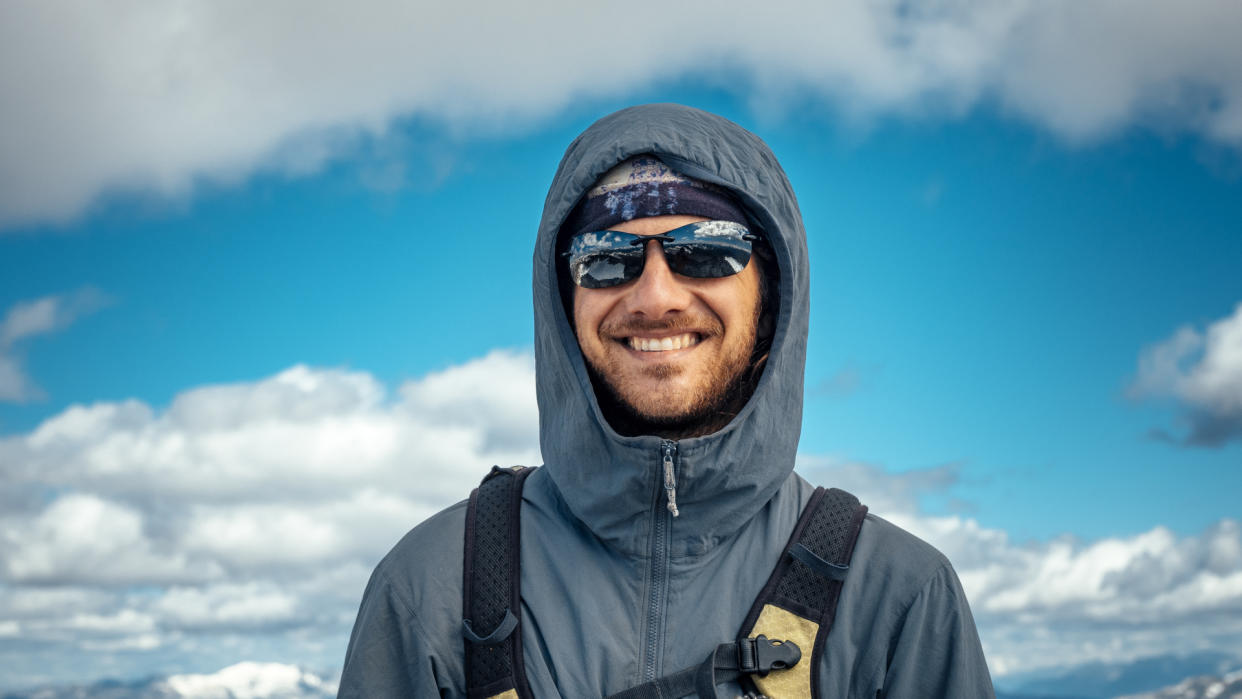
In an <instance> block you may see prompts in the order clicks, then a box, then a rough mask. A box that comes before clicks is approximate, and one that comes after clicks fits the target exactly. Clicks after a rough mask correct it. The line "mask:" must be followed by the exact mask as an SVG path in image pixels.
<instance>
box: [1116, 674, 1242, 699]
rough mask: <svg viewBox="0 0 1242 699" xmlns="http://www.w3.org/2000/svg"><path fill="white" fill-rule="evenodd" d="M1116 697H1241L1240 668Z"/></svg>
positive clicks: (1166, 698) (1194, 698) (1120, 698)
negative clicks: (1142, 692) (1224, 673)
mask: <svg viewBox="0 0 1242 699" xmlns="http://www.w3.org/2000/svg"><path fill="white" fill-rule="evenodd" d="M1117 699H1242V670H1237V671H1235V672H1231V673H1229V674H1227V675H1225V676H1224V677H1213V676H1203V677H1191V678H1188V679H1185V680H1182V681H1181V682H1178V683H1177V684H1176V685H1173V686H1172V687H1166V688H1164V689H1161V690H1159V691H1156V692H1147V693H1144V694H1130V695H1128V696H1124V697H1118V698H1117Z"/></svg>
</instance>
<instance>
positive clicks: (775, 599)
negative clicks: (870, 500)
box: [740, 488, 867, 699]
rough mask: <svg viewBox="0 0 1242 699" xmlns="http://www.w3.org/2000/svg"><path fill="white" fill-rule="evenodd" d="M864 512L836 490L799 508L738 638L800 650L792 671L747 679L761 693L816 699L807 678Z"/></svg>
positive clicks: (824, 492) (829, 622)
mask: <svg viewBox="0 0 1242 699" xmlns="http://www.w3.org/2000/svg"><path fill="white" fill-rule="evenodd" d="M866 514H867V507H866V506H865V505H863V504H861V503H860V502H859V501H858V498H856V497H854V496H853V495H851V494H849V493H847V492H845V491H844V490H839V489H837V488H832V489H830V490H825V489H824V488H816V489H815V493H814V494H813V495H812V496H811V499H810V500H809V501H808V502H807V504H806V507H805V508H804V509H803V511H802V516H801V517H800V518H799V519H798V523H797V525H796V526H795V527H794V531H793V534H792V535H790V537H789V543H788V544H787V545H786V546H785V551H784V552H783V553H782V554H781V558H780V561H779V562H778V563H777V564H776V568H775V569H774V570H773V571H772V575H771V576H770V577H769V578H768V582H767V584H766V585H764V586H763V590H762V591H761V592H760V593H759V596H758V597H756V598H755V603H754V604H753V605H752V606H751V609H750V613H749V614H747V615H746V620H745V621H744V622H743V623H742V633H741V634H740V638H747V637H752V638H753V637H757V636H759V635H761V634H762V635H765V636H767V637H768V638H779V639H785V640H788V641H793V642H794V643H796V644H797V645H798V647H799V648H801V649H802V662H800V663H797V664H795V665H794V666H793V667H790V668H788V669H786V670H778V671H775V672H772V673H770V674H768V675H766V676H764V677H760V676H752V679H753V680H754V682H755V685H756V686H757V687H758V688H759V690H760V691H761V692H762V693H763V694H764V695H766V696H769V697H780V698H781V699H786V698H790V699H792V698H794V697H798V698H800V699H820V697H819V691H818V689H817V688H816V686H815V683H814V682H812V681H811V680H812V676H813V673H814V668H816V667H818V665H819V661H820V656H821V655H822V654H823V647H824V641H825V639H826V638H827V637H828V632H829V630H830V629H831V628H832V622H833V619H834V618H835V617H836V611H837V599H838V598H839V597H840V596H841V587H842V585H843V584H844V582H845V576H846V573H847V572H848V571H849V567H850V559H851V558H852V557H853V554H854V544H855V543H856V542H857V541H858V532H859V530H860V529H862V523H863V518H864V517H865V516H866ZM807 649H810V652H809V653H808V652H807Z"/></svg>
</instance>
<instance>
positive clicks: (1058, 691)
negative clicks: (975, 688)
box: [997, 652, 1242, 699]
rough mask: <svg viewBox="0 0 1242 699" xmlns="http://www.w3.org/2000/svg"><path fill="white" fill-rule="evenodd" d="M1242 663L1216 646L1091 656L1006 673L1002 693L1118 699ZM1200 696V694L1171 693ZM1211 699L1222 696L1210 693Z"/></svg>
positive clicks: (1036, 698)
mask: <svg viewBox="0 0 1242 699" xmlns="http://www.w3.org/2000/svg"><path fill="white" fill-rule="evenodd" d="M1240 668H1242V657H1239V656H1237V655H1229V654H1225V653H1217V652H1197V653H1187V654H1182V655H1159V656H1151V657H1146V658H1139V659H1137V660H1132V661H1129V662H1123V663H1101V662H1092V663H1086V664H1083V665H1079V666H1077V667H1073V668H1069V669H1066V670H1061V671H1057V672H1048V673H1042V674H1039V675H1032V676H1026V677H1007V678H1004V681H1003V682H1001V684H1003V685H1004V687H1003V691H1001V690H1000V689H998V691H997V699H1001V697H1006V698H1007V699H1028V698H1029V699H1114V698H1115V697H1123V696H1136V697H1144V699H1146V697H1148V696H1159V697H1161V699H1164V697H1165V695H1157V694H1151V693H1153V692H1161V691H1166V690H1168V689H1169V688H1172V687H1175V686H1180V684H1181V683H1182V682H1184V681H1189V680H1190V679H1193V678H1211V679H1216V680H1219V679H1221V678H1223V677H1225V676H1226V675H1228V674H1229V673H1231V672H1233V671H1235V670H1238V669H1240ZM1169 696H1173V697H1176V698H1177V699H1198V695H1196V694H1186V695H1184V696H1183V695H1169ZM1208 699H1221V698H1220V697H1219V696H1209V697H1208Z"/></svg>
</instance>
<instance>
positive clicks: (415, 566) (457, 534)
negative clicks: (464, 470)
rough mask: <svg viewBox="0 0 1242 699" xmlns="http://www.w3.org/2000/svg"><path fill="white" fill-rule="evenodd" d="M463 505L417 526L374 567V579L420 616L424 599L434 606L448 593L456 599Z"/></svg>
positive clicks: (462, 535)
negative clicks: (384, 582) (383, 580)
mask: <svg viewBox="0 0 1242 699" xmlns="http://www.w3.org/2000/svg"><path fill="white" fill-rule="evenodd" d="M466 505H467V502H466V501H465V500H463V501H461V502H459V503H457V504H455V505H452V506H450V507H448V508H445V509H443V510H441V511H440V512H438V513H436V514H434V515H432V516H431V517H429V518H427V519H426V520H424V521H423V522H421V523H419V524H418V525H417V526H415V527H414V528H413V529H411V530H410V531H409V532H407V533H406V535H405V536H403V537H401V540H400V541H398V542H397V544H396V545H395V546H393V547H392V550H390V551H389V552H388V555H386V556H384V558H383V560H381V561H380V562H379V565H377V566H376V567H375V576H376V577H377V578H384V579H385V580H386V582H387V584H388V585H389V586H390V587H391V588H392V589H393V592H394V593H396V594H397V596H399V597H403V598H405V600H406V601H407V602H409V603H410V605H411V606H412V607H413V608H414V609H417V610H419V611H420V612H421V611H422V610H423V609H424V608H425V606H424V604H423V602H425V601H428V596H431V597H434V598H436V599H435V600H434V601H435V603H436V604H443V601H442V600H441V599H439V598H440V597H442V596H445V595H446V594H447V592H448V591H449V590H456V591H458V593H457V594H458V596H460V590H461V576H462V555H463V551H464V550H465V541H464V537H465V530H466ZM459 606H460V600H459Z"/></svg>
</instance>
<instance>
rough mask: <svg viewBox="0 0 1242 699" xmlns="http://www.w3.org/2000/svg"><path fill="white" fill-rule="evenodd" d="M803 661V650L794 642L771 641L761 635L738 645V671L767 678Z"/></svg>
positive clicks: (744, 640)
mask: <svg viewBox="0 0 1242 699" xmlns="http://www.w3.org/2000/svg"><path fill="white" fill-rule="evenodd" d="M801 659H802V649H801V648H799V647H798V644H796V643H794V642H793V641H779V640H775V639H769V638H768V637H767V636H764V635H763V634H760V635H758V636H756V637H754V638H743V639H742V640H741V642H740V643H738V661H739V662H738V666H739V667H738V669H739V670H741V671H742V672H746V673H750V674H753V675H759V676H760V677H767V676H768V673H769V672H771V671H773V670H786V669H788V668H791V667H793V666H794V665H797V664H798V661H799V660H801Z"/></svg>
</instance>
